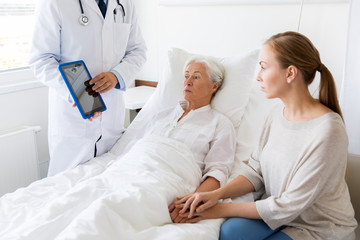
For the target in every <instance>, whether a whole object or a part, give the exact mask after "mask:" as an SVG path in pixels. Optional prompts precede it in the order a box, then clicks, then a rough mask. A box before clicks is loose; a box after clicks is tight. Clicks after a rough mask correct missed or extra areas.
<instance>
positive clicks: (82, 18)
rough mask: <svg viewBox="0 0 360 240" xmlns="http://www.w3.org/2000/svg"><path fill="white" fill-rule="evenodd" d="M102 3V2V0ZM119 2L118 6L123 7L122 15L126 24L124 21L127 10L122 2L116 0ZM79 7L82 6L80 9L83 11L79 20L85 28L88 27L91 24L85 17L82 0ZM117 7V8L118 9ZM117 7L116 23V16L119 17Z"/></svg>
mask: <svg viewBox="0 0 360 240" xmlns="http://www.w3.org/2000/svg"><path fill="white" fill-rule="evenodd" d="M100 1H102V0H100ZM116 1H117V4H118V6H120V7H121V10H122V15H123V22H124V19H125V8H124V6H123V5H122V4H121V3H120V0H116ZM79 5H80V9H81V16H80V18H79V21H80V24H81V25H83V26H86V25H88V23H89V18H88V17H87V16H86V15H85V13H84V9H83V6H82V3H81V0H79ZM118 6H117V7H118ZM117 7H116V8H115V9H114V21H115V15H117V10H116V9H117Z"/></svg>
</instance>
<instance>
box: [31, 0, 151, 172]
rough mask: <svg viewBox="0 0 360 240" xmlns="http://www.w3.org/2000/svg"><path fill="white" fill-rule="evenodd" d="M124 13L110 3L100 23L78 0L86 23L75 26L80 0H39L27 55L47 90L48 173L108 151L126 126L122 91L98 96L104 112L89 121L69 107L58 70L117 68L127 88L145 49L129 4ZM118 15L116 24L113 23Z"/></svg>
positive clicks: (125, 0)
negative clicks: (66, 65) (77, 64)
mask: <svg viewBox="0 0 360 240" xmlns="http://www.w3.org/2000/svg"><path fill="white" fill-rule="evenodd" d="M121 3H122V5H123V6H124V8H125V19H124V23H123V19H122V14H121V12H120V9H119V8H118V13H117V15H114V12H113V11H114V9H115V8H116V7H118V5H117V1H116V0H109V1H108V7H107V13H106V18H105V19H104V18H103V16H102V14H101V12H100V9H99V7H98V5H97V4H96V1H95V0H82V5H83V9H84V12H85V15H86V16H87V17H88V18H89V24H88V25H87V26H83V25H81V24H80V22H79V18H80V16H81V10H80V5H79V1H78V0H40V1H39V4H38V8H37V10H36V22H35V30H34V36H33V44H32V50H31V54H30V66H31V68H32V69H33V71H34V74H35V76H36V77H37V78H38V79H40V80H41V81H42V82H43V83H44V84H45V85H47V86H48V87H49V153H50V166H49V173H48V175H54V174H56V173H58V172H61V171H63V170H66V169H70V168H73V167H75V166H77V165H78V164H81V163H83V162H85V161H87V160H89V159H91V158H92V157H94V147H95V143H96V141H97V140H98V138H99V137H100V136H102V138H101V140H100V141H99V142H98V143H97V144H96V147H97V155H100V154H102V153H104V152H106V151H108V150H109V149H110V148H111V147H112V146H113V145H114V144H115V142H116V141H117V139H118V138H119V137H120V136H121V135H122V133H123V131H124V128H123V125H124V112H125V107H124V101H123V92H122V91H121V90H119V89H112V90H110V91H108V92H106V93H104V94H102V97H103V100H104V102H105V104H106V106H107V110H106V111H105V112H103V115H102V116H101V117H99V118H97V119H95V120H94V121H93V122H89V121H87V120H84V119H83V118H82V117H81V115H80V113H79V111H78V109H77V108H73V107H72V101H73V100H72V98H71V96H70V93H69V90H68V89H67V87H66V85H65V84H64V81H63V79H62V77H61V75H60V72H59V70H58V65H59V64H60V63H63V62H69V61H75V60H84V62H85V63H86V65H87V67H88V69H89V71H90V74H91V75H92V77H95V76H96V75H97V74H99V73H101V72H107V71H111V70H116V71H117V72H118V73H120V75H121V76H122V77H123V79H124V81H125V84H126V85H127V86H129V84H130V83H131V81H133V80H134V78H135V74H137V73H138V71H139V70H140V69H141V67H142V66H143V64H144V62H145V60H146V56H145V51H146V46H145V43H144V40H143V38H142V36H141V33H140V29H139V26H138V24H137V19H136V15H135V11H134V4H133V2H132V1H131V0H121ZM115 17H116V22H115Z"/></svg>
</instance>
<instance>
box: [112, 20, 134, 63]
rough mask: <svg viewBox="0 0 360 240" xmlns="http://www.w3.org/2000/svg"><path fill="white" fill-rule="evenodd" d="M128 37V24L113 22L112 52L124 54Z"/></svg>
mask: <svg viewBox="0 0 360 240" xmlns="http://www.w3.org/2000/svg"><path fill="white" fill-rule="evenodd" d="M129 38H130V24H128V23H115V24H114V40H113V41H114V52H115V54H116V55H121V56H124V55H125V52H126V48H127V44H128V42H129Z"/></svg>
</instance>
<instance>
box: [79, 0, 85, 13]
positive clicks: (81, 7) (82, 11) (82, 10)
mask: <svg viewBox="0 0 360 240" xmlns="http://www.w3.org/2000/svg"><path fill="white" fill-rule="evenodd" d="M79 5H80V9H81V14H84V9H83V5H82V3H81V0H79Z"/></svg>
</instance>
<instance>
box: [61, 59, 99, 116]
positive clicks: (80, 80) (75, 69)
mask: <svg viewBox="0 0 360 240" xmlns="http://www.w3.org/2000/svg"><path fill="white" fill-rule="evenodd" d="M59 71H60V73H61V75H62V77H63V79H64V81H65V84H66V86H67V87H68V89H69V91H70V94H71V96H72V97H73V99H74V101H75V104H76V106H77V108H78V109H79V111H80V114H81V116H82V117H83V118H84V119H87V118H90V117H92V116H93V115H94V113H95V112H103V111H105V110H106V106H105V103H104V101H103V99H102V97H101V96H100V94H98V93H97V94H95V95H96V96H92V95H90V94H89V93H88V92H87V91H86V85H85V82H86V81H88V80H91V79H92V77H91V75H90V72H89V70H88V69H87V67H86V65H85V63H84V61H82V60H79V61H74V62H68V63H62V64H60V65H59Z"/></svg>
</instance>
